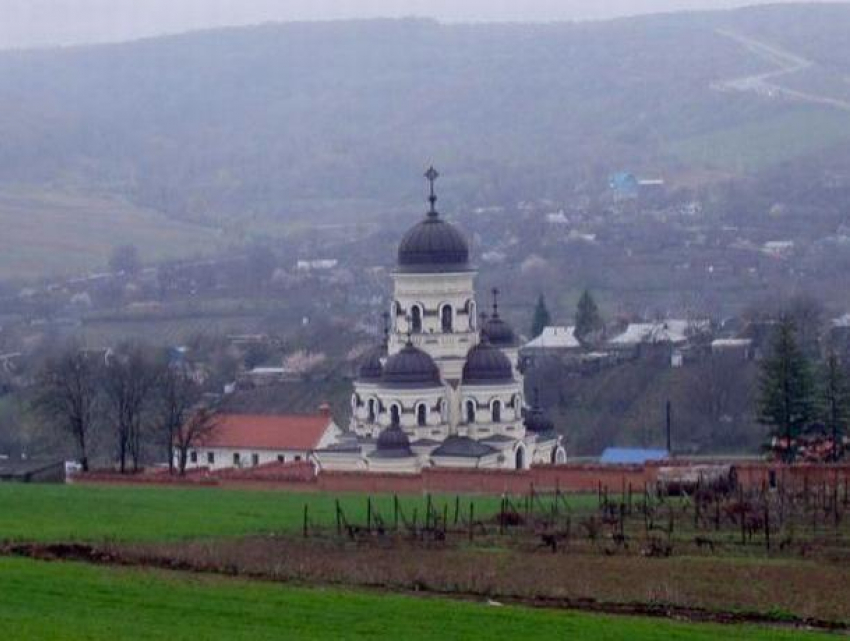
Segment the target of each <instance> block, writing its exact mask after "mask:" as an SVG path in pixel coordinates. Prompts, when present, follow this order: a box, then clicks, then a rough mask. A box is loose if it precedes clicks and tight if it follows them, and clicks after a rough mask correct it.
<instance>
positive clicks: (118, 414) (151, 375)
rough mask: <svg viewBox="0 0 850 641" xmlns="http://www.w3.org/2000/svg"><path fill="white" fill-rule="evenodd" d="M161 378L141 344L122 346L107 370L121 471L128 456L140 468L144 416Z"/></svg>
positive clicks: (105, 379)
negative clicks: (157, 382)
mask: <svg viewBox="0 0 850 641" xmlns="http://www.w3.org/2000/svg"><path fill="white" fill-rule="evenodd" d="M156 381H157V370H156V366H155V364H154V362H153V360H152V359H151V358H150V357H149V356H148V355H147V354H146V351H145V348H144V347H142V346H141V345H127V346H124V347H122V348H120V349H119V350H118V351H117V353H116V354H115V355H114V356H113V357H112V358H111V359H110V361H109V363H108V364H107V366H106V368H105V370H104V376H103V388H104V392H105V395H106V400H107V404H108V407H109V409H110V415H111V416H110V419H111V420H112V421H113V425H114V429H115V433H116V441H117V443H116V445H117V448H118V464H119V469H120V471H121V473H122V474H123V473H125V472H126V471H127V462H128V458H129V459H131V460H132V463H133V469H134V470H138V469H139V462H140V459H141V453H142V434H143V430H142V428H143V419H144V417H145V412H146V410H147V409H148V407H149V403H150V400H151V396H152V392H153V390H154V387H155V384H156Z"/></svg>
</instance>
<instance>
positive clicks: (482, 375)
mask: <svg viewBox="0 0 850 641" xmlns="http://www.w3.org/2000/svg"><path fill="white" fill-rule="evenodd" d="M513 379H514V373H513V368H512V367H511V362H510V361H509V360H508V357H507V356H505V355H504V353H502V350H500V349H499V348H498V347H494V346H493V345H491V344H490V342H489V341H488V339H487V336H486V335H484V336H482V340H481V342H480V343H479V344H478V345H476V346H475V347H473V348H472V349H471V350H469V353H468V354H467V355H466V364H465V365H464V366H463V384H464V385H469V384H475V383H481V384H487V383H507V382H510V381H513Z"/></svg>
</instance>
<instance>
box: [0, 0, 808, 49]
mask: <svg viewBox="0 0 850 641" xmlns="http://www.w3.org/2000/svg"><path fill="white" fill-rule="evenodd" d="M778 1H779V2H783V1H787V0H778ZM814 1H822V0H814ZM768 2H771V3H776V2H777V0H600V1H598V2H586V1H585V0H525V1H524V2H521V3H519V2H509V1H506V0H358V1H356V2H353V1H351V0H286V2H279V1H278V0H216V1H215V2H210V1H209V0H145V1H144V2H138V1H136V0H0V12H2V13H3V16H4V19H3V21H0V49H4V48H18V47H34V46H55V45H69V44H81V43H96V42H118V41H124V40H132V39H136V38H141V37H150V36H156V35H163V34H168V33H182V32H187V31H191V30H197V29H209V28H215V27H226V26H236V25H249V24H260V23H263V22H291V21H311V20H351V19H369V18H409V17H425V18H434V19H437V20H440V21H443V22H551V21H558V20H560V21H565V20H604V19H611V18H618V17H623V16H633V15H640V14H647V13H663V12H673V11H694V10H707V9H711V10H717V9H726V8H732V7H740V6H744V5H756V4H767V3H768Z"/></svg>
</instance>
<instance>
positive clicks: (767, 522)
mask: <svg viewBox="0 0 850 641" xmlns="http://www.w3.org/2000/svg"><path fill="white" fill-rule="evenodd" d="M764 546H765V548H767V553H768V554H770V503H769V502H768V501H767V497H765V501H764Z"/></svg>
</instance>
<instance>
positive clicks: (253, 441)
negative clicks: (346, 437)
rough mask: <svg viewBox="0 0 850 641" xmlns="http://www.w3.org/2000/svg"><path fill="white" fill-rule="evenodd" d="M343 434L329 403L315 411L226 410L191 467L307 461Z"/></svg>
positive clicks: (193, 455)
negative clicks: (259, 412)
mask: <svg viewBox="0 0 850 641" xmlns="http://www.w3.org/2000/svg"><path fill="white" fill-rule="evenodd" d="M340 434H341V430H340V428H339V427H338V426H337V424H336V423H335V422H334V420H333V417H332V416H331V412H330V407H329V406H328V405H322V406H321V407H320V408H319V411H318V412H317V413H315V414H269V415H264V414H236V413H224V414H221V415H220V416H218V417H217V419H216V424H215V427H214V428H213V429H212V430H211V431H210V433H209V434H207V435H205V437H204V438H203V439H201V441H200V442H199V443H198V444H197V445H196V446H195V447H193V448H192V449H191V450H189V456H188V461H187V468H188V469H194V468H201V467H204V468H208V469H211V470H221V469H225V468H247V467H256V466H258V465H265V464H267V463H290V462H295V461H307V460H310V459H311V457H312V454H313V452H315V451H316V450H318V449H322V448H325V447H327V446H328V445H329V444H331V443H333V442H334V441H336V440H337V439H338V438H339V436H340Z"/></svg>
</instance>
